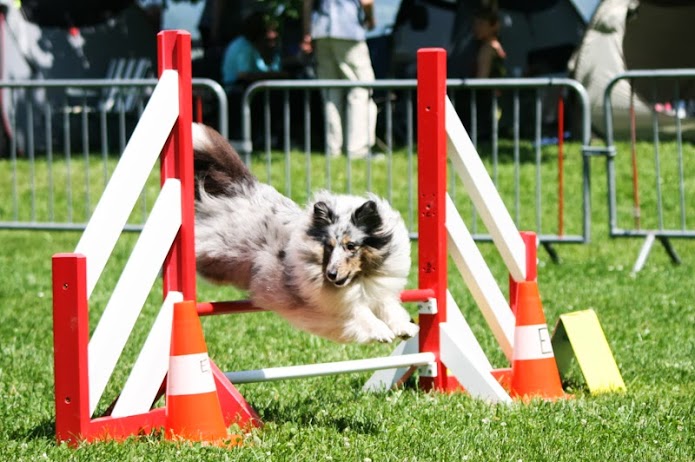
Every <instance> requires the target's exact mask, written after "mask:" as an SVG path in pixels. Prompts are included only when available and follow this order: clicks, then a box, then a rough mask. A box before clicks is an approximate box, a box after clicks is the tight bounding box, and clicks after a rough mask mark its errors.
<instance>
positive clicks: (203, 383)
mask: <svg viewBox="0 0 695 462" xmlns="http://www.w3.org/2000/svg"><path fill="white" fill-rule="evenodd" d="M211 391H216V387H215V379H214V378H213V376H212V369H211V367H210V357H209V356H208V354H207V353H196V354H190V355H181V356H171V357H170V358H169V377H168V379H167V395H169V396H180V395H196V394H200V393H209V392H211Z"/></svg>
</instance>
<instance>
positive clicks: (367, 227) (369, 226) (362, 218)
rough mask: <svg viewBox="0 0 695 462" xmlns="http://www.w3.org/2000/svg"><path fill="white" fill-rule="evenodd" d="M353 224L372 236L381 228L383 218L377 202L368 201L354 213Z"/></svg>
mask: <svg viewBox="0 0 695 462" xmlns="http://www.w3.org/2000/svg"><path fill="white" fill-rule="evenodd" d="M351 221H352V224H353V225H355V226H357V227H358V228H360V229H362V230H364V231H365V232H366V233H368V234H371V233H373V232H374V231H376V230H377V229H379V227H380V226H381V216H380V215H379V210H378V208H377V206H376V202H374V201H367V202H365V203H364V204H362V205H360V206H359V207H358V208H357V210H355V211H354V212H353V213H352V217H351Z"/></svg>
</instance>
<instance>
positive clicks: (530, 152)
mask: <svg viewBox="0 0 695 462" xmlns="http://www.w3.org/2000/svg"><path fill="white" fill-rule="evenodd" d="M415 86H416V81H415V80H378V81H372V82H349V81H344V80H311V81H296V80H278V81H263V82H257V83H255V84H253V85H251V86H250V87H249V88H248V89H247V90H246V92H245V93H244V95H243V97H242V99H241V109H239V114H240V117H241V130H240V133H241V134H242V139H241V141H240V142H239V143H238V144H237V146H238V147H239V148H240V150H241V151H242V152H243V155H244V157H245V159H246V161H247V163H248V164H250V165H251V166H252V168H254V171H255V172H256V173H257V175H258V176H259V177H260V178H261V179H262V180H263V181H266V182H268V183H271V184H273V185H274V186H276V187H277V188H278V189H279V190H280V191H282V192H283V193H284V194H286V195H287V196H289V197H292V198H293V199H295V200H297V201H300V202H301V201H303V200H304V199H305V198H306V197H307V196H309V195H310V194H311V191H312V190H315V189H317V188H328V189H331V190H334V191H338V192H345V193H349V194H351V193H361V192H363V191H373V192H376V193H378V194H380V195H382V196H384V197H386V198H387V199H389V200H390V201H391V202H392V203H394V205H396V206H397V207H398V208H399V209H400V210H401V211H402V212H403V213H404V216H405V217H406V222H407V224H408V226H409V228H410V230H411V233H412V234H413V236H416V233H417V230H416V226H415V222H416V220H415V214H416V212H415V210H416V207H417V204H416V202H417V198H416V186H415V185H416V183H415V179H416V178H417V174H416V169H417V161H416V155H417V154H416V141H415V139H414V133H415V129H414V127H415V124H416V123H417V121H416V120H414V104H415V93H414V91H415ZM447 86H448V92H449V93H450V96H451V97H452V100H453V101H455V103H456V105H457V110H458V112H459V114H461V115H462V119H463V120H464V121H465V123H466V126H467V127H469V131H470V135H471V139H472V140H473V142H474V144H476V146H477V149H478V152H479V153H480V155H481V156H482V157H483V158H484V160H485V162H486V165H487V166H488V168H489V171H490V174H491V176H492V177H493V179H494V181H495V184H496V186H497V187H498V189H500V191H501V193H502V194H503V197H504V198H505V200H506V205H507V207H508V208H509V210H510V211H511V213H512V216H513V217H514V219H515V221H516V224H517V226H519V227H520V228H521V229H526V230H533V231H535V232H536V233H537V234H538V236H539V238H540V242H541V243H542V244H543V246H544V247H545V248H546V249H547V250H548V251H549V253H550V254H551V256H552V257H553V258H556V257H557V255H556V253H555V251H554V250H553V247H552V244H555V243H585V242H588V241H589V239H590V228H591V226H590V219H591V218H590V217H591V214H590V192H589V177H590V171H589V152H590V148H589V143H590V140H591V121H590V112H589V110H590V106H589V101H588V96H587V93H586V91H585V89H584V87H582V86H581V85H580V84H579V83H578V82H576V81H574V80H571V79H561V78H533V79H474V80H461V79H459V80H453V79H452V80H448V81H447ZM355 87H364V88H370V89H371V90H372V92H373V97H374V99H375V101H376V102H377V104H378V107H379V112H378V120H377V122H378V124H377V126H378V129H377V130H378V131H377V144H376V145H375V147H374V152H373V153H372V155H371V156H368V157H367V158H366V159H359V160H353V159H349V158H346V156H342V157H339V158H337V157H333V156H330V155H329V153H328V150H327V148H326V147H325V140H324V139H323V137H322V136H321V135H322V134H323V133H325V132H326V131H327V127H326V122H325V120H324V119H323V117H322V109H321V94H320V92H321V91H322V90H326V89H329V88H342V89H344V90H345V91H346V95H347V92H348V91H349V90H350V89H351V88H355ZM233 118H234V117H233V116H232V123H234V121H233ZM570 135H571V137H572V138H573V139H574V140H575V141H574V142H572V143H567V142H566V141H565V139H566V138H569V137H570ZM297 175H301V177H302V179H303V181H302V182H298V181H297ZM457 181H458V180H456V179H454V178H453V176H452V179H451V185H450V190H451V192H452V195H453V196H454V198H455V200H457V202H458V203H459V204H457V205H459V207H460V208H461V210H466V211H467V213H468V214H469V222H470V226H471V232H472V233H473V234H474V237H475V238H476V239H478V240H489V239H490V236H489V234H488V232H487V231H486V230H485V229H484V227H483V225H482V224H481V223H479V222H478V220H477V217H476V215H475V211H474V209H473V207H472V206H471V205H470V202H469V201H467V199H466V198H465V197H463V194H462V193H459V194H458V195H457V194H456V191H457V190H460V191H463V190H462V188H459V187H457V184H456V183H457ZM297 184H303V187H302V188H301V190H299V191H298V190H296V185H297ZM293 185H294V186H295V189H293ZM567 191H569V192H571V193H572V194H571V195H572V197H574V198H577V197H581V201H582V204H581V206H578V205H577V204H576V203H572V204H571V205H570V206H565V201H564V195H565V192H567ZM457 196H458V199H457Z"/></svg>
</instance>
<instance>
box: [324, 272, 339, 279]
mask: <svg viewBox="0 0 695 462" xmlns="http://www.w3.org/2000/svg"><path fill="white" fill-rule="evenodd" d="M326 277H327V278H328V280H329V281H335V278H337V277H338V272H337V271H331V270H328V271H326Z"/></svg>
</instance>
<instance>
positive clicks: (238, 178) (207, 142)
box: [193, 123, 255, 199]
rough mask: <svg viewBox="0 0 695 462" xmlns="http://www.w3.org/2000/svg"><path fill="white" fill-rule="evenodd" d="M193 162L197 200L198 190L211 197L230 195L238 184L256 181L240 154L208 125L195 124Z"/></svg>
mask: <svg viewBox="0 0 695 462" xmlns="http://www.w3.org/2000/svg"><path fill="white" fill-rule="evenodd" d="M193 162H194V169H195V178H196V183H197V185H198V187H197V188H196V199H200V192H199V188H204V190H205V193H206V194H208V195H211V196H222V195H229V194H230V193H231V191H232V189H233V188H234V186H235V185H239V184H250V183H253V182H254V181H255V178H254V176H253V174H252V173H251V171H250V170H249V169H248V167H246V165H245V164H244V162H243V161H242V160H241V158H240V157H239V154H237V152H236V151H235V150H234V148H233V147H232V146H231V145H230V144H229V142H228V141H227V140H226V139H225V138H224V137H223V136H222V135H221V134H219V133H218V132H217V131H216V130H214V129H213V128H211V127H208V126H206V125H202V124H198V123H194V124H193Z"/></svg>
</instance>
